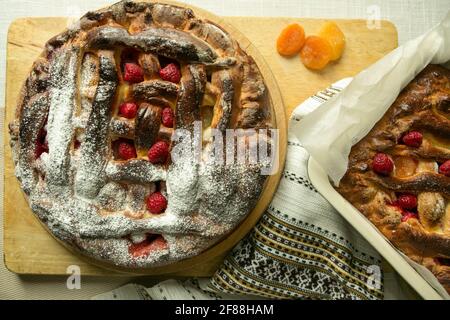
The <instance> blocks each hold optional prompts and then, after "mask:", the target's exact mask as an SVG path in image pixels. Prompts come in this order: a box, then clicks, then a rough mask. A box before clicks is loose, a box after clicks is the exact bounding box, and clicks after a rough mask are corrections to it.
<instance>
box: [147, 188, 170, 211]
mask: <svg viewBox="0 0 450 320" xmlns="http://www.w3.org/2000/svg"><path fill="white" fill-rule="evenodd" d="M166 208H167V200H166V198H165V197H164V196H163V195H162V193H161V192H159V191H157V192H154V193H152V194H151V195H149V196H148V197H147V210H148V211H150V212H151V213H153V214H159V213H161V212H163V211H164V210H166Z"/></svg>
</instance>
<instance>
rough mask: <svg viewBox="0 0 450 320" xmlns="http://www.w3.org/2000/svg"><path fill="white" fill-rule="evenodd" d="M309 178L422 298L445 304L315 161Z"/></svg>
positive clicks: (309, 170) (309, 167)
mask: <svg viewBox="0 0 450 320" xmlns="http://www.w3.org/2000/svg"><path fill="white" fill-rule="evenodd" d="M308 174H309V179H310V180H311V182H312V184H313V185H314V187H315V188H316V189H317V191H319V192H320V194H321V195H322V196H323V197H324V198H325V199H326V200H328V202H330V204H331V205H332V206H333V207H334V208H335V209H336V210H337V211H338V212H339V213H340V214H341V215H342V216H343V217H344V219H345V220H347V222H348V223H350V224H351V225H352V226H353V227H354V228H355V229H356V230H357V231H358V232H359V233H360V234H361V235H362V236H363V237H364V238H365V239H366V240H367V241H368V242H369V243H370V244H371V245H372V246H373V247H374V248H375V250H377V251H378V252H379V253H380V254H381V255H382V256H383V257H384V259H386V261H387V262H389V264H390V265H391V266H392V267H393V268H394V269H395V270H396V271H397V272H398V273H399V274H400V276H401V277H402V278H403V279H404V280H405V281H406V282H407V283H408V284H409V285H410V286H411V287H412V288H413V289H414V290H416V292H417V293H418V294H419V295H420V296H421V297H422V298H424V299H427V300H443V297H442V296H441V295H440V294H439V293H438V292H437V291H436V290H435V289H434V288H433V287H432V286H431V285H430V284H429V283H428V282H427V281H426V280H425V279H424V278H423V277H422V276H421V275H420V274H419V273H418V272H417V271H416V270H415V269H414V268H413V267H412V266H411V265H410V264H409V263H408V261H407V260H406V259H405V258H404V257H403V256H402V255H401V254H400V253H399V252H398V251H397V250H396V249H395V248H394V247H393V246H392V245H391V244H390V243H389V242H388V240H386V238H384V236H383V235H382V234H381V232H380V231H378V229H377V228H376V227H375V226H374V225H373V224H372V223H371V222H370V221H369V220H368V219H367V218H366V217H365V216H364V215H363V214H362V213H361V212H359V211H358V210H357V209H356V208H355V207H354V206H353V205H352V204H350V202H348V201H347V200H346V199H345V198H344V197H342V196H341V195H340V194H339V193H338V192H337V191H336V190H335V189H334V188H333V186H332V184H331V182H330V180H329V179H328V176H327V174H326V173H325V171H324V170H323V169H322V167H321V166H320V165H319V164H318V163H317V161H315V160H314V159H313V158H312V157H310V158H309V161H308Z"/></svg>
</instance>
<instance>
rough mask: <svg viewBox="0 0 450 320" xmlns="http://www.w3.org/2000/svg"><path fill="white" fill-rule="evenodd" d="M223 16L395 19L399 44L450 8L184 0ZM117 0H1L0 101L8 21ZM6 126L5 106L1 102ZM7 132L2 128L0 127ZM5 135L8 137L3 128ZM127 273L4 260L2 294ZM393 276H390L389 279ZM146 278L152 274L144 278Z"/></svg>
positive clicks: (400, 1) (403, 3)
mask: <svg viewBox="0 0 450 320" xmlns="http://www.w3.org/2000/svg"><path fill="white" fill-rule="evenodd" d="M181 1H182V2H186V3H190V4H193V5H195V6H198V7H202V8H204V9H206V10H209V11H212V12H213V13H215V14H218V15H223V16H261V17H263V16H286V17H316V18H336V19H337V18H347V19H348V18H358V19H369V18H371V17H373V16H374V14H377V13H379V16H380V18H381V19H387V20H390V21H391V22H393V23H394V24H395V26H396V27H397V30H398V35H399V44H402V43H404V42H405V41H407V40H409V39H412V38H414V37H416V36H418V35H420V34H422V33H423V32H425V31H426V30H428V29H429V28H431V27H432V26H434V25H435V24H437V23H438V22H439V21H440V20H441V19H442V18H443V17H444V15H445V13H446V12H447V11H448V10H450V1H449V0H372V1H370V0H349V1H344V0H340V1H338V0H334V1H330V0H181ZM114 2H115V1H114V0H112V1H111V0H110V1H108V0H0V39H1V42H0V101H1V102H0V105H3V104H4V99H5V89H4V88H5V62H6V35H7V31H8V26H9V24H10V23H11V21H13V20H14V19H16V18H19V17H30V16H34V17H49V16H52V17H55V16H56V17H58V16H71V17H80V16H81V15H83V14H84V13H85V12H86V11H89V10H94V9H98V8H100V7H102V6H105V5H109V4H112V3H114ZM0 112H1V114H0V116H1V121H0V125H1V126H3V125H4V123H3V112H4V109H3V108H0ZM1 132H2V133H3V128H1ZM1 139H4V137H3V134H1ZM0 158H1V159H0V163H1V164H0V171H3V142H1V143H0ZM0 194H1V196H0V208H1V209H0V216H3V175H0ZM2 225H3V217H1V222H0V226H1V228H0V251H1V252H0V254H1V255H2V256H3V251H2V250H3V227H2ZM129 280H130V279H129V278H103V277H102V278H94V277H82V279H81V289H75V290H69V289H67V287H66V277H61V276H59V277H49V276H39V277H37V276H17V275H15V274H13V273H11V272H9V271H8V270H7V269H6V268H5V266H4V265H3V263H1V264H0V299H79V298H89V297H91V296H93V295H95V294H98V293H101V292H104V291H108V290H111V289H113V288H116V287H118V286H120V285H121V284H124V283H126V282H127V281H129ZM388 280H389V281H388ZM138 281H139V282H140V283H142V284H147V285H149V284H151V283H153V282H154V280H152V279H149V278H140V279H139V280H138ZM386 284H387V285H388V287H387V290H386V294H387V297H388V298H395V297H405V294H406V295H407V294H408V293H407V292H406V291H407V290H402V289H404V284H403V282H402V281H400V280H398V279H396V278H395V275H392V274H389V275H387V279H386Z"/></svg>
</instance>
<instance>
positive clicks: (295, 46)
mask: <svg viewBox="0 0 450 320" xmlns="http://www.w3.org/2000/svg"><path fill="white" fill-rule="evenodd" d="M304 43H305V31H304V30H303V28H302V27H301V26H300V25H299V24H298V23H292V24H290V25H288V26H287V27H286V28H284V29H283V30H282V31H281V34H280V35H279V36H278V39H277V51H278V53H279V54H281V55H283V56H292V55H294V54H297V53H299V52H300V50H301V49H302V47H303V44H304Z"/></svg>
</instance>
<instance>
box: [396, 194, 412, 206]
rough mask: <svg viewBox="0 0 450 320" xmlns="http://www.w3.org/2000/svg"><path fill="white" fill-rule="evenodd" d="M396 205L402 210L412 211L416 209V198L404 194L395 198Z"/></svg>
mask: <svg viewBox="0 0 450 320" xmlns="http://www.w3.org/2000/svg"><path fill="white" fill-rule="evenodd" d="M396 204H397V205H398V206H399V207H400V208H402V209H414V208H416V207H417V197H416V196H415V195H413V194H409V193H405V194H402V195H400V196H399V197H398V198H397V201H396Z"/></svg>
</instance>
